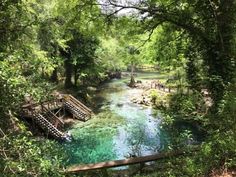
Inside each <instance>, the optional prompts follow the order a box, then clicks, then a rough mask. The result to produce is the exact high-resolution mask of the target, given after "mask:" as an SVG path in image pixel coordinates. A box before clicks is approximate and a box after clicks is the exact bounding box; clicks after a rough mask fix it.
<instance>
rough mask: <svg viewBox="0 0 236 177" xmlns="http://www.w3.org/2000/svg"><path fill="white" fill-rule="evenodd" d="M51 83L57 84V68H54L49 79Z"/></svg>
mask: <svg viewBox="0 0 236 177" xmlns="http://www.w3.org/2000/svg"><path fill="white" fill-rule="evenodd" d="M50 80H51V82H55V83H58V75H57V68H54V70H53V72H52V75H51V77H50Z"/></svg>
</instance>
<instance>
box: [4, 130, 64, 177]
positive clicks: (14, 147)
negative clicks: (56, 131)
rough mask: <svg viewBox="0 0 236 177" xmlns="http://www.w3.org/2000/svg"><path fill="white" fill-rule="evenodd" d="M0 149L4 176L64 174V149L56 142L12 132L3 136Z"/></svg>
mask: <svg viewBox="0 0 236 177" xmlns="http://www.w3.org/2000/svg"><path fill="white" fill-rule="evenodd" d="M0 149H1V153H0V154H1V156H0V159H1V163H0V170H1V172H2V175H3V176H36V175H37V176H49V175H50V176H62V175H61V174H60V170H61V163H62V160H63V157H62V155H61V153H62V151H61V149H60V148H58V144H57V143H55V142H52V141H49V140H44V141H41V140H36V139H34V138H32V137H31V136H29V135H28V134H24V133H22V134H19V135H13V134H11V135H5V136H3V137H2V138H1V143H0Z"/></svg>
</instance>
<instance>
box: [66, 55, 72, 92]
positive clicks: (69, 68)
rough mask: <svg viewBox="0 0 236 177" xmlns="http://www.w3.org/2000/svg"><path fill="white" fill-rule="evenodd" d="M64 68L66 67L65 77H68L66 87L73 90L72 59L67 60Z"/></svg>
mask: <svg viewBox="0 0 236 177" xmlns="http://www.w3.org/2000/svg"><path fill="white" fill-rule="evenodd" d="M64 66H65V76H66V79H65V85H64V87H65V88H71V87H72V86H73V84H72V81H71V79H72V73H73V65H72V64H71V62H70V58H67V59H65V62H64Z"/></svg>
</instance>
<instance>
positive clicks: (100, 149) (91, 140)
mask: <svg viewBox="0 0 236 177" xmlns="http://www.w3.org/2000/svg"><path fill="white" fill-rule="evenodd" d="M149 76H150V75H145V74H142V75H140V77H139V79H142V78H144V80H145V79H148V78H149ZM125 81H127V80H126V79H122V80H113V81H111V82H109V83H107V84H104V85H103V86H102V87H101V90H100V91H98V92H97V93H96V95H95V97H94V102H95V103H96V106H97V111H96V112H97V113H96V115H95V116H94V117H93V118H92V119H91V120H89V121H87V122H85V123H84V122H83V123H79V124H78V125H76V126H74V127H73V128H72V129H71V130H70V132H71V133H72V136H73V137H74V140H73V141H72V142H67V143H65V145H64V146H65V149H66V151H67V154H68V156H69V160H68V162H67V164H70V165H71V164H85V163H94V162H101V161H108V160H118V159H124V158H127V157H131V156H132V157H133V156H143V155H151V154H154V153H157V152H159V151H161V150H163V149H164V147H165V145H166V141H167V135H166V134H167V133H166V132H164V131H163V130H162V129H161V128H160V123H161V115H160V113H159V112H158V111H157V110H153V109H152V108H150V107H143V106H140V105H138V104H134V103H132V102H131V99H132V97H134V96H135V95H139V94H140V93H142V92H143V91H142V90H140V89H131V88H129V87H127V86H126V84H125Z"/></svg>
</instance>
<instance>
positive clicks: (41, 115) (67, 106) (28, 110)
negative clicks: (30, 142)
mask: <svg viewBox="0 0 236 177" xmlns="http://www.w3.org/2000/svg"><path fill="white" fill-rule="evenodd" d="M66 111H67V112H69V113H71V114H72V116H73V118H75V119H78V120H81V121H87V120H88V119H89V118H90V117H91V114H92V111H91V110H90V109H89V108H88V107H86V106H85V105H84V104H83V103H81V102H80V101H79V100H77V99H76V98H74V97H73V96H72V95H60V96H59V97H58V98H55V99H53V100H48V101H45V102H41V103H27V104H25V105H23V106H22V116H23V117H26V118H31V119H32V120H33V121H35V122H36V123H37V124H38V125H39V126H40V127H41V128H42V129H43V130H44V131H46V132H47V133H48V134H50V135H52V136H53V137H54V138H56V139H64V138H67V137H68V134H66V133H64V132H63V127H64V121H63V118H64V116H65V112H66Z"/></svg>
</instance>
